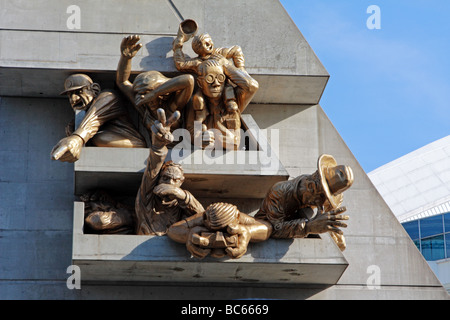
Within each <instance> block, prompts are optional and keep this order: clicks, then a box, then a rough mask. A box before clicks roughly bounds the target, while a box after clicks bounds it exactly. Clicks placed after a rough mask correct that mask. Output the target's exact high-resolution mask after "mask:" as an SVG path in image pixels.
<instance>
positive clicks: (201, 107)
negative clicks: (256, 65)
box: [173, 27, 246, 131]
mask: <svg viewBox="0 0 450 320" xmlns="http://www.w3.org/2000/svg"><path fill="white" fill-rule="evenodd" d="M187 40H188V36H187V35H186V34H185V33H184V32H183V31H182V28H181V27H180V31H179V32H178V36H177V38H176V39H175V41H174V43H173V51H174V55H173V59H174V62H175V66H176V68H177V69H178V70H179V71H182V72H193V73H195V74H196V75H199V70H198V67H199V65H200V64H201V63H202V62H204V61H205V60H208V59H215V60H220V58H222V57H225V58H226V59H230V58H231V59H233V62H234V65H235V66H236V68H238V69H240V70H241V71H243V72H246V71H245V68H244V54H243V53H242V49H241V47H240V46H232V47H230V48H215V47H214V43H213V41H212V39H211V36H210V35H209V34H207V33H203V34H200V35H196V36H195V37H194V38H193V39H192V49H193V50H194V52H195V53H196V54H198V57H196V58H192V59H190V58H189V59H186V57H185V56H184V54H183V51H182V48H183V43H184V42H185V41H187ZM206 80H207V81H208V79H206ZM210 81H216V80H215V79H211V80H210ZM217 81H220V82H224V81H226V79H225V77H223V78H221V79H217ZM224 100H225V101H224V103H225V107H226V111H227V112H228V113H233V112H238V105H237V103H236V97H235V94H234V87H233V85H232V83H231V82H230V81H227V83H226V85H225V94H224ZM192 104H193V108H194V110H195V121H200V122H201V123H203V122H204V121H205V119H206V117H207V115H208V110H207V108H206V103H205V100H204V96H203V93H202V90H201V89H200V88H199V89H197V91H196V92H195V94H194V95H193V97H192ZM203 131H206V126H205V125H203Z"/></svg>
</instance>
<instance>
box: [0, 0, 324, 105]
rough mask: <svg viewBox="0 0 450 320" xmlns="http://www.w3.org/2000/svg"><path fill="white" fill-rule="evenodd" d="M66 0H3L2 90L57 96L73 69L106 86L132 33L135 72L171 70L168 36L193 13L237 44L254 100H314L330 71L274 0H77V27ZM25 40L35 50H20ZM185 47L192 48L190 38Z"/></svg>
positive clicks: (224, 42) (222, 41) (225, 41)
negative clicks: (254, 88)
mask: <svg viewBox="0 0 450 320" xmlns="http://www.w3.org/2000/svg"><path fill="white" fill-rule="evenodd" d="M71 4H72V3H68V2H65V1H62V2H55V1H53V0H40V1H34V2H33V1H31V2H30V1H28V0H15V1H13V2H11V1H3V2H2V8H1V10H0V30H2V32H1V33H0V95H1V96H27V97H49V98H51V97H59V96H58V94H59V92H61V91H62V90H63V85H64V80H65V78H66V77H67V76H68V74H70V73H75V72H85V73H88V74H89V75H90V76H91V77H92V78H93V79H94V80H95V81H98V82H99V83H100V84H101V85H102V86H103V88H112V87H113V82H114V78H115V75H114V73H115V71H116V68H117V63H118V61H119V58H120V50H119V47H120V42H121V40H122V38H123V37H125V36H128V35H130V34H139V35H140V36H141V43H142V44H143V48H142V49H141V50H140V51H139V52H138V54H137V55H136V57H135V58H134V59H133V64H132V71H133V73H134V74H136V73H139V72H142V71H147V70H158V71H161V72H163V73H165V74H167V75H168V76H173V75H174V73H177V70H176V68H175V65H174V63H173V58H172V57H173V53H172V42H173V39H174V38H175V36H176V34H177V30H178V25H179V23H180V22H181V21H182V20H183V19H186V18H190V19H195V20H196V21H197V22H198V25H199V33H201V32H208V33H209V34H210V35H211V36H212V38H213V39H214V44H215V45H216V46H217V47H229V46H232V45H240V46H241V47H242V50H243V52H244V54H245V65H246V69H247V71H248V72H249V74H251V75H252V76H253V77H254V78H255V79H256V80H257V81H258V82H259V83H260V90H259V92H258V93H257V94H256V96H255V97H254V99H253V102H255V103H286V104H311V105H315V104H318V103H319V100H320V98H321V96H322V93H323V91H324V89H325V86H326V84H327V81H328V78H329V74H328V72H327V71H326V69H325V68H324V66H323V65H322V63H321V62H320V61H319V59H318V58H317V56H316V55H315V53H314V51H313V50H312V49H311V47H310V46H309V44H308V42H307V41H306V40H305V39H304V37H303V35H302V34H301V32H300V31H299V30H298V28H297V27H296V26H295V24H294V23H293V22H292V20H291V19H290V17H289V15H288V14H287V12H286V11H285V10H284V8H283V6H282V5H281V3H280V2H279V1H278V0H257V1H256V0H251V1H249V0H234V1H233V5H230V6H224V5H223V3H222V2H221V1H207V0H190V1H175V0H171V1H167V0H147V1H145V2H143V1H139V0H130V1H127V2H124V1H121V0H110V1H108V5H107V6H106V5H105V3H104V2H102V1H100V2H96V1H88V0H80V1H77V2H76V5H77V6H78V7H79V9H80V18H81V23H80V26H79V27H80V28H79V29H71V28H69V27H68V24H67V22H68V21H69V22H70V20H71V19H70V17H71V15H72V13H70V12H71V11H70V10H69V12H67V10H68V8H69V6H70V5H71ZM124 12H127V16H123V13H124ZM274 21H276V23H275V22H274ZM262 36H263V37H264V41H261V37H262ZM24 44H26V47H27V48H33V50H23V46H24ZM184 51H185V53H186V54H187V55H189V56H191V57H194V56H195V54H194V53H193V51H192V49H191V43H190V42H188V43H186V45H185V46H184ZM103 80H105V81H103Z"/></svg>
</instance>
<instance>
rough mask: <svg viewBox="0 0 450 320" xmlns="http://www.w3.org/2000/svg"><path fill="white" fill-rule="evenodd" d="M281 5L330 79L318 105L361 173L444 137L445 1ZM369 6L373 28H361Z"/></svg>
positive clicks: (448, 65)
mask: <svg viewBox="0 0 450 320" xmlns="http://www.w3.org/2000/svg"><path fill="white" fill-rule="evenodd" d="M281 3H282V4H283V6H284V7H285V9H286V11H287V12H288V13H289V15H290V16H291V18H292V20H293V21H294V22H295V24H296V25H297V27H298V28H299V30H300V31H301V33H302V34H303V36H304V37H305V38H306V40H307V41H308V43H309V44H310V46H311V47H312V49H313V50H314V52H315V53H316V55H317V56H318V58H319V59H320V61H321V62H322V64H323V65H324V66H325V68H326V69H327V71H328V72H329V73H330V80H329V82H328V84H327V87H326V88H325V92H324V94H323V96H322V100H321V101H320V105H321V106H322V108H323V109H324V110H325V112H326V114H327V115H328V117H329V118H330V120H331V121H332V122H333V124H334V126H335V127H336V129H337V130H338V131H339V133H340V135H341V136H342V138H343V139H344V141H345V142H346V144H347V145H348V147H349V148H350V150H351V151H352V153H353V154H354V155H355V157H356V159H357V160H358V162H359V163H360V164H361V166H362V167H363V169H364V170H365V171H366V172H370V171H372V170H374V169H376V168H378V167H380V166H382V165H384V164H386V163H388V162H390V161H392V160H395V159H397V158H399V157H401V156H403V155H405V154H407V153H409V152H411V151H414V150H416V149H418V148H420V147H423V146H425V145H427V144H428V143H431V142H433V141H435V140H438V139H440V138H443V137H446V136H447V135H449V134H450V62H449V59H450V0H427V1H425V0H410V1H406V0H384V1H383V0H373V1H364V0H357V1H356V0H314V1H306V0H281ZM370 5H377V6H378V7H379V8H380V18H381V20H380V21H381V24H380V26H381V29H373V30H371V29H369V28H367V25H366V22H367V20H368V19H369V18H370V17H371V15H372V14H371V13H367V8H368V7H369V6H370ZM449 161H450V159H449Z"/></svg>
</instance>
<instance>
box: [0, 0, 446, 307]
mask: <svg viewBox="0 0 450 320" xmlns="http://www.w3.org/2000/svg"><path fill="white" fill-rule="evenodd" d="M76 2H77V3H76V6H75V7H74V3H73V1H66V0H63V1H54V0H40V1H26V0H23V1H22V0H19V1H13V2H11V1H7V0H0V8H1V9H0V10H1V11H0V32H1V34H0V141H1V144H0V159H1V161H0V163H1V165H0V280H1V281H0V298H1V299H192V298H195V299H204V300H207V299H239V298H268V299H434V300H436V299H448V295H447V293H446V291H445V289H444V288H443V287H442V285H441V283H440V282H439V280H438V279H437V278H436V276H435V275H434V273H433V272H432V270H431V269H430V267H429V265H428V264H427V262H426V261H425V259H424V258H423V257H422V255H421V254H420V252H419V250H417V248H416V246H415V245H414V243H413V242H412V240H411V239H410V237H409V236H408V234H407V233H406V232H405V230H404V229H403V227H402V226H401V224H400V223H399V222H398V220H397V219H396V217H395V215H394V214H393V213H392V211H391V210H390V209H389V206H388V205H387V204H386V203H385V201H384V200H383V198H382V197H381V196H380V194H379V193H378V191H377V190H376V189H375V187H374V186H373V184H372V182H371V181H370V179H369V178H368V176H367V175H366V173H365V172H364V171H363V169H362V168H361V166H360V165H359V164H358V161H357V160H356V159H355V157H354V156H353V154H352V153H351V151H350V150H349V149H348V147H347V146H346V144H345V142H344V141H343V140H342V138H341V137H340V135H339V133H338V132H337V131H336V129H335V128H334V127H333V125H332V123H331V122H330V120H329V119H328V117H327V115H326V114H325V112H324V110H323V109H322V107H321V106H320V105H319V102H320V97H321V95H322V93H323V91H324V90H325V87H326V83H327V81H328V78H329V74H328V73H327V71H326V69H325V68H324V67H323V65H322V64H321V63H320V60H319V59H318V58H317V56H316V55H315V54H314V52H313V50H312V49H311V48H310V46H309V45H308V43H307V41H306V40H305V39H304V38H303V36H302V34H301V33H300V31H299V30H298V29H297V27H296V26H295V24H294V23H293V22H292V20H291V19H290V18H289V16H288V14H287V13H286V11H285V10H284V8H283V7H282V6H281V4H280V3H279V2H278V1H276V0H250V1H249V0H245V1H244V0H233V1H232V2H233V5H225V4H224V2H223V1H218V0H213V1H211V0H208V1H206V0H189V1H186V0H171V1H166V0H148V1H138V0H131V1H126V2H125V1H120V0H111V1H109V2H108V6H105V2H103V1H102V2H95V1H87V0H81V1H76ZM227 3H228V2H227ZM77 12H78V13H77ZM78 14H79V15H78ZM74 15H75V16H74ZM77 15H78V16H77ZM31 17H32V18H31ZM77 17H78V18H79V19H80V20H79V21H76V19H77ZM186 18H191V19H194V20H196V21H197V22H198V24H199V26H200V28H201V29H202V30H200V31H206V32H208V33H209V34H211V36H212V37H213V39H214V42H215V44H216V45H217V46H226V45H234V44H239V45H240V46H241V47H242V49H243V51H244V54H245V57H246V68H247V71H248V72H249V73H250V74H251V75H252V76H254V78H255V79H256V80H257V81H258V82H259V85H260V89H259V91H258V94H257V95H256V96H255V98H254V99H253V101H252V103H251V104H250V105H249V106H248V107H247V109H246V110H245V115H243V117H244V118H245V117H247V118H246V119H248V120H247V121H248V123H250V122H252V121H254V123H256V125H257V126H258V127H259V128H260V129H267V131H266V132H268V133H269V134H268V135H267V139H268V140H269V142H270V147H271V149H272V150H274V152H275V153H276V154H275V155H276V159H277V161H279V162H280V163H281V164H282V166H281V167H280V168H279V170H277V171H276V172H275V173H274V174H273V176H283V177H285V178H288V177H289V178H292V177H296V176H298V175H300V174H304V173H312V172H314V171H315V170H316V162H317V158H318V157H319V155H320V154H323V153H327V154H331V155H333V156H334V157H335V158H336V159H337V161H338V163H342V164H346V165H350V166H351V167H352V169H353V171H354V175H355V182H354V184H353V186H352V187H351V188H350V189H349V190H348V191H346V192H345V196H344V205H345V206H346V207H347V213H348V215H349V216H350V220H349V225H348V228H346V229H345V236H346V241H347V249H346V250H345V251H344V252H340V251H339V250H337V247H336V246H335V245H334V243H333V242H332V241H331V240H330V237H329V236H328V235H327V234H324V235H323V236H321V238H319V239H308V238H306V239H297V240H298V241H297V240H295V241H291V242H289V241H287V242H286V241H280V242H276V241H272V240H271V241H269V242H268V243H267V244H264V245H267V247H256V246H255V247H254V248H250V250H249V252H248V254H246V255H245V256H244V257H243V260H242V261H237V262H236V261H234V262H232V263H230V262H229V261H225V262H219V263H217V262H214V261H212V260H206V261H202V262H199V261H196V260H192V259H191V258H190V257H189V256H186V254H185V253H183V254H184V256H183V254H182V253H181V252H182V250H181V249H182V247H175V246H174V245H172V244H170V243H169V240H168V239H165V238H160V239H155V240H154V239H151V238H148V239H147V238H145V239H144V238H139V236H130V237H129V238H121V239H120V240H119V241H116V240H115V239H114V240H112V241H113V243H112V244H109V242H108V241H110V239H107V238H106V236H96V238H95V239H92V238H89V239H87V238H79V237H78V238H77V230H79V229H77V228H78V227H79V221H78V220H77V219H74V217H77V212H78V211H77V195H76V194H75V191H74V190H76V188H77V186H79V184H78V183H79V181H80V180H78V178H77V176H78V173H80V172H86V171H89V170H90V169H89V168H87V169H86V167H83V168H82V165H83V163H82V162H80V163H77V164H75V165H71V164H67V163H60V162H56V161H52V160H51V159H50V155H49V153H50V151H51V149H52V147H53V146H54V145H55V144H56V142H57V141H58V140H59V139H60V138H61V137H63V136H64V127H65V125H66V124H67V123H68V122H69V121H70V120H71V119H72V118H73V117H74V115H73V111H72V110H71V108H70V106H69V104H68V102H67V99H66V98H64V97H60V96H59V92H61V91H62V90H63V83H64V79H65V78H66V77H67V76H68V75H70V74H72V73H75V72H85V73H87V74H89V75H90V76H91V77H92V78H93V79H94V80H95V81H97V82H99V83H100V84H101V85H102V87H104V88H108V87H113V86H114V74H115V69H116V66H117V62H118V59H119V55H120V52H119V45H120V42H121V39H122V38H123V37H124V36H127V35H130V34H139V35H141V39H142V40H141V42H142V43H143V44H144V46H143V49H142V50H141V51H140V53H139V55H138V56H137V57H136V58H135V59H134V61H133V73H134V74H136V73H138V72H141V71H145V70H159V71H161V72H164V73H165V74H167V75H169V76H171V75H176V74H177V72H176V69H175V67H174V65H173V61H172V56H171V46H172V41H173V38H174V37H175V35H176V32H177V29H178V25H179V23H180V22H181V21H182V20H183V19H186ZM74 19H75V20H74ZM77 22H79V25H77ZM271 130H273V131H271ZM272 132H273V133H274V134H273V135H272V134H271V133H272ZM97 149H100V148H97ZM100 151H101V150H100ZM141 151H142V150H141ZM144 151H145V150H144ZM83 152H85V153H84V154H83V155H86V157H84V158H82V160H80V161H88V160H89V159H88V155H90V154H91V153H92V152H94V153H95V152H99V150H94V151H92V150H90V151H89V150H87V149H86V150H84V151H83ZM105 152H107V151H105ZM136 152H138V153H139V152H140V151H136ZM82 157H83V156H82ZM100 157H102V156H100ZM134 159H136V160H135V161H136V162H135V163H134V164H133V165H130V168H131V169H130V170H135V171H134V172H132V173H133V174H137V173H139V170H140V169H139V168H140V166H141V165H142V162H141V161H145V157H144V158H142V156H139V155H137V156H136V157H135V158H134ZM101 161H104V159H103V160H101ZM85 164H86V162H85ZM107 165H108V164H107V163H103V162H102V163H101V164H100V166H103V167H106V166H107ZM77 166H78V168H82V169H77ZM133 168H134V169H133ZM191 170H192V171H191V173H192V174H204V173H205V172H204V170H205V169H204V168H197V167H192V168H191ZM202 170H203V171H202ZM224 170H232V169H229V168H228V169H227V168H224ZM113 171H114V170H112V169H110V170H109V171H108V174H109V177H112V176H113ZM250 171H252V170H250V169H248V168H244V170H243V172H244V173H243V176H244V177H245V175H250V176H251V177H254V176H255V175H261V171H259V172H256V173H255V172H250ZM97 172H100V170H99V171H97ZM212 174H215V173H212ZM127 177H128V175H127ZM91 178H92V176H91ZM111 179H113V178H111ZM94 180H95V179H94V178H92V179H91V180H88V181H90V182H92V181H94ZM85 181H86V180H85ZM111 181H112V182H114V181H116V182H117V180H114V179H113V180H111ZM250 187H251V186H249V188H250ZM199 198H200V199H201V200H202V201H204V203H205V204H206V203H208V202H211V201H214V199H211V197H210V196H208V197H203V198H202V197H201V195H200V196H199ZM230 199H231V200H230V201H235V203H237V204H238V205H239V206H240V208H242V211H245V212H247V213H250V214H252V213H255V212H256V210H257V209H258V206H259V203H260V201H261V199H260V198H259V196H257V197H250V196H248V197H244V198H239V197H238V196H237V195H233V196H232V197H231V198H230ZM77 239H78V240H77ZM78 241H86V242H83V243H81V242H78ZM90 241H96V242H95V243H97V244H98V247H96V248H92V247H91V246H89V243H90ZM114 241H115V242H114ZM120 243H124V246H121V245H119V244H120ZM84 245H86V246H84ZM102 248H109V250H112V248H116V250H114V251H108V252H105V251H102V250H103V249H102ZM126 248H134V249H135V250H132V251H130V252H128V253H127V252H125V250H126ZM266 249H267V250H266ZM77 250H81V251H77ZM83 250H84V251H83ZM120 250H124V251H120ZM127 250H128V249H127ZM155 250H156V251H155ZM157 250H161V251H157ZM183 252H184V251H183ZM164 254H166V255H167V256H166V258H165V259H163V260H164V261H161V256H164ZM172 254H173V256H170V255H172ZM126 256H127V258H126ZM169 256H170V257H169ZM152 259H153V260H152ZM158 259H160V260H158ZM171 259H172V260H171ZM93 260H95V263H94V262H93ZM77 261H78V262H79V263H80V265H81V267H82V268H81V270H82V273H81V279H82V285H81V289H80V290H78V289H70V288H69V287H68V285H67V279H68V277H69V276H70V275H71V273H70V272H69V273H68V267H69V266H72V265H74V264H75V265H76V264H77V263H74V262H77ZM160 262H161V263H162V264H159V263H160ZM311 262H313V263H312V265H313V266H315V267H317V269H312V268H311ZM258 263H261V264H262V265H261V266H260V267H261V268H263V269H262V271H261V270H257V269H258V268H255V269H252V268H254V267H255V266H256V265H257V264H258ZM265 263H268V264H269V265H270V268H272V267H273V268H274V270H276V271H277V272H280V270H298V272H291V273H292V274H290V275H289V276H290V278H289V279H288V281H285V282H282V281H281V278H280V277H278V278H277V279H275V280H277V281H278V282H277V281H275V280H274V279H268V280H264V281H260V282H258V283H255V282H251V281H247V282H244V281H230V280H229V279H228V280H227V281H225V282H224V281H222V282H221V281H219V280H218V279H217V277H216V278H214V277H215V276H214V275H212V276H210V272H212V270H221V268H223V270H225V271H224V272H236V270H239V271H240V272H243V273H244V274H245V272H246V270H249V271H248V273H247V274H245V275H244V278H245V277H248V279H250V278H251V277H252V276H253V275H257V273H254V272H264V264H265ZM179 264H181V265H182V266H183V268H182V269H183V270H189V268H191V270H194V271H192V272H198V274H199V275H200V276H199V277H196V278H193V277H192V273H191V274H190V276H191V277H187V274H188V272H187V271H186V274H185V275H184V276H182V277H180V278H176V277H173V275H175V274H176V270H180V268H178V267H177V266H178V265H179ZM157 266H161V268H160V269H158V270H159V271H160V272H161V274H163V275H165V276H167V278H164V277H163V278H160V280H159V281H157V280H155V279H154V278H151V277H150V278H147V280H146V279H143V278H139V277H142V276H145V275H146V272H147V270H149V269H147V268H150V270H157ZM285 266H288V268H286V267H285ZM96 267H98V268H97V269H96ZM247 267H248V268H249V269H248V268H247ZM152 268H153V269H152ZM99 270H100V271H99ZM241 270H244V271H241ZM316 270H318V271H317V272H315V271H316ZM330 270H331V271H332V272H331V274H333V275H334V276H333V277H332V278H327V277H326V275H327V274H330V272H328V271H330ZM123 271H125V272H126V273H127V274H128V276H129V277H128V278H126V277H120V276H119V277H116V275H117V274H121V273H122V274H124V272H123ZM86 272H87V273H86ZM284 272H288V271H284ZM275 273H276V272H275ZM86 274H89V275H90V277H91V278H90V281H84V282H83V277H84V276H85V275H86ZM317 274H319V276H320V277H317ZM137 275H138V276H139V277H138V279H136V277H135V276H137ZM202 275H204V276H205V277H204V278H203V280H204V281H201V280H202V279H201V277H202ZM209 276H210V277H209ZM314 277H316V278H314ZM237 278H238V277H236V279H237Z"/></svg>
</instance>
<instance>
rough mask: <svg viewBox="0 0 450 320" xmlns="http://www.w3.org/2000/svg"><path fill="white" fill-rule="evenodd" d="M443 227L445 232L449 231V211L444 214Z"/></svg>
mask: <svg viewBox="0 0 450 320" xmlns="http://www.w3.org/2000/svg"><path fill="white" fill-rule="evenodd" d="M444 227H445V232H450V212H447V213H446V214H444Z"/></svg>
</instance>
